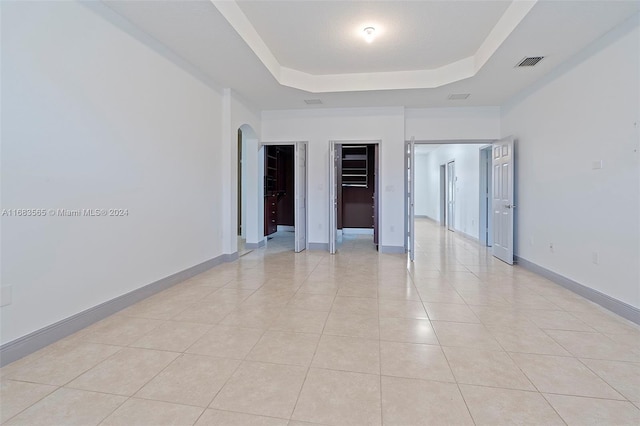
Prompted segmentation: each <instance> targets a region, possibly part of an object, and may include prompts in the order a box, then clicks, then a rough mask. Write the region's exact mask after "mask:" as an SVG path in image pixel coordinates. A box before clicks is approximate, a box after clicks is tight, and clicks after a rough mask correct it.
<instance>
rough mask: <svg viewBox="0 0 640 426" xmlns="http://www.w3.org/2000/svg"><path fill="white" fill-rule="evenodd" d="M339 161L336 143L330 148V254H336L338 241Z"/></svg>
mask: <svg viewBox="0 0 640 426" xmlns="http://www.w3.org/2000/svg"><path fill="white" fill-rule="evenodd" d="M338 161H339V155H338V152H337V150H336V143H335V142H333V141H332V142H330V146H329V253H331V254H335V252H336V244H337V240H338V193H337V192H338V191H337V177H338Z"/></svg>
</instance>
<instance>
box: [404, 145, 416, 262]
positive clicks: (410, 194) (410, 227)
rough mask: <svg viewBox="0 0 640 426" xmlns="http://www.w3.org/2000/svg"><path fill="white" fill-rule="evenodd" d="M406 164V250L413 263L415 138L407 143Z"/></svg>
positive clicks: (414, 233)
mask: <svg viewBox="0 0 640 426" xmlns="http://www.w3.org/2000/svg"><path fill="white" fill-rule="evenodd" d="M405 151H406V160H405V161H406V164H407V175H406V179H407V183H406V187H407V200H406V203H407V238H408V241H407V249H408V251H409V260H410V261H412V262H413V260H414V259H415V251H416V232H415V220H416V219H415V189H416V183H415V177H416V169H415V166H416V156H415V138H414V137H411V140H410V141H409V142H407V146H406V150H405Z"/></svg>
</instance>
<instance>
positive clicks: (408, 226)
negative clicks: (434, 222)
mask: <svg viewBox="0 0 640 426" xmlns="http://www.w3.org/2000/svg"><path fill="white" fill-rule="evenodd" d="M408 142H410V139H408V140H405V143H408ZM494 142H496V139H415V140H414V144H416V145H468V144H477V145H492V144H493V143H494ZM413 155H414V157H415V150H414V153H413ZM444 166H445V171H446V164H444ZM441 167H442V165H441ZM407 172H408V165H407V162H406V161H405V165H404V173H405V174H406V173H407ZM445 184H446V180H445ZM445 189H446V188H445ZM404 190H405V199H406V198H407V196H408V195H407V191H408V188H407V185H406V183H405V188H404ZM440 195H441V197H442V194H440ZM405 204H406V203H405ZM407 208H408V206H407V205H405V212H404V217H405V224H404V229H405V232H408V230H409V229H413V227H414V226H415V223H413V224H409V223H408V221H409V219H408V218H409V212H408V210H407ZM444 210H445V211H446V206H445V208H444ZM414 222H415V219H414ZM440 224H441V225H442V226H446V222H445V218H444V217H442V216H441V223H440ZM514 239H515V230H514ZM405 241H408V239H406V240H405ZM405 248H406V244H405Z"/></svg>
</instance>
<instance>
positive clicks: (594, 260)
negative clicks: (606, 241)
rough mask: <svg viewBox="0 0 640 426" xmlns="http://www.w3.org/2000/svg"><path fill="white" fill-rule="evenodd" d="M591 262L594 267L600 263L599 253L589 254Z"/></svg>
mask: <svg viewBox="0 0 640 426" xmlns="http://www.w3.org/2000/svg"><path fill="white" fill-rule="evenodd" d="M591 262H592V263H593V264H594V265H597V264H599V263H600V253H598V252H597V251H594V252H593V253H591Z"/></svg>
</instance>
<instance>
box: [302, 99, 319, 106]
mask: <svg viewBox="0 0 640 426" xmlns="http://www.w3.org/2000/svg"><path fill="white" fill-rule="evenodd" d="M304 103H305V104H307V105H320V104H321V103H322V101H321V100H320V99H305V100H304Z"/></svg>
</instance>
